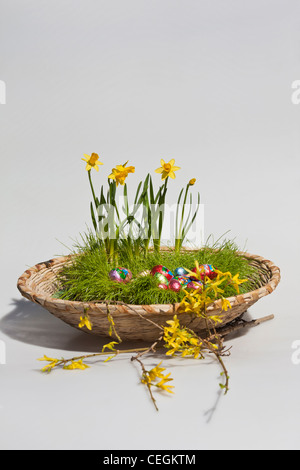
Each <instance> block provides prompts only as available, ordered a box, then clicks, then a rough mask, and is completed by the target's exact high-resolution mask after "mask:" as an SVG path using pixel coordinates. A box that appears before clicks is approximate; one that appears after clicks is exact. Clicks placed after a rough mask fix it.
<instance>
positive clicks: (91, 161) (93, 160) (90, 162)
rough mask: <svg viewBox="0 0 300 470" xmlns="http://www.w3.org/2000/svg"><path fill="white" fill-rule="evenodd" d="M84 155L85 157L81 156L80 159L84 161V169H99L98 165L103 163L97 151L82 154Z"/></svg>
mask: <svg viewBox="0 0 300 470" xmlns="http://www.w3.org/2000/svg"><path fill="white" fill-rule="evenodd" d="M84 157H85V158H82V159H81V160H83V161H84V162H86V167H85V169H86V171H90V170H91V169H92V168H95V170H97V171H99V167H98V165H103V163H101V162H100V161H99V155H98V154H97V153H92V155H86V154H84Z"/></svg>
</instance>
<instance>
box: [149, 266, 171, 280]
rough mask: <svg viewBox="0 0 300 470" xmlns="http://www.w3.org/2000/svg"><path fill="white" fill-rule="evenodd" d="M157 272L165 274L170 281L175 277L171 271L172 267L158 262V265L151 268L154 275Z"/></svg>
mask: <svg viewBox="0 0 300 470" xmlns="http://www.w3.org/2000/svg"><path fill="white" fill-rule="evenodd" d="M156 273H158V274H163V276H165V277H166V278H167V280H168V281H170V280H171V279H172V277H173V273H172V271H170V269H168V268H166V267H165V266H163V265H162V264H158V265H157V266H154V267H153V268H152V269H151V274H152V276H154V274H156Z"/></svg>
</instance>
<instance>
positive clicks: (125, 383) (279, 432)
mask: <svg viewBox="0 0 300 470" xmlns="http://www.w3.org/2000/svg"><path fill="white" fill-rule="evenodd" d="M0 11H1V13H0V80H3V81H4V82H5V84H6V104H0V155H1V172H0V178H1V184H0V191H1V199H0V201H1V202H0V205H1V232H0V237H1V244H0V253H1V268H2V269H1V274H0V278H1V298H0V340H1V344H2V345H3V344H4V345H5V352H6V357H5V359H6V360H5V364H0V377H1V387H0V447H1V449H75V448H79V449H198V450H200V449H206V450H209V449H281V448H282V449H299V447H300V446H299V437H300V436H299V434H300V432H299V415H300V407H299V386H300V364H299V365H297V363H295V361H292V354H293V353H295V350H294V349H293V348H292V345H293V343H294V342H295V341H297V340H300V317H299V315H300V311H299V295H298V292H299V288H298V265H299V247H298V242H299V228H300V227H299V208H298V206H299V182H300V179H299V167H300V165H299V151H300V139H299V136H300V130H299V129H300V127H299V124H300V105H297V104H293V102H292V99H291V96H292V92H293V90H292V83H293V82H294V81H295V80H297V79H300V28H299V22H300V20H299V18H300V4H299V2H298V1H296V0H289V1H283V0H272V1H271V0H259V1H258V0H252V1H246V2H240V1H238V0H227V1H226V2H224V1H221V0H214V1H203V0H198V1H195V0H185V1H182V0H172V1H171V0H160V1H157V0H152V1H151V2H149V1H144V0H127V1H126V2H124V1H121V0H110V1H108V0H106V1H103V0H100V1H99V0H98V1H96V0H84V1H83V0H72V1H71V0H52V1H49V0H48V1H45V0H39V1H38V0H26V1H23V0H14V1H9V0H0ZM91 152H97V153H98V154H99V155H100V160H101V161H102V162H104V164H105V170H107V171H110V170H111V168H112V167H113V166H114V165H115V164H117V163H121V162H125V161H127V160H129V164H131V165H134V166H135V167H136V175H135V176H134V178H137V179H136V181H138V180H139V179H140V178H142V177H143V176H144V175H145V173H146V172H148V171H150V172H151V171H153V170H154V169H155V168H157V167H158V166H159V161H160V158H164V159H166V160H169V159H171V158H175V160H176V164H178V165H179V166H181V168H182V169H181V171H180V172H178V175H177V178H176V180H175V182H174V183H173V186H170V194H171V197H172V196H174V197H175V195H177V193H178V188H179V187H181V186H182V185H183V184H185V181H186V180H187V179H190V178H191V177H195V178H197V185H198V188H199V191H200V193H201V198H202V203H204V205H205V232H206V235H207V236H208V235H209V234H213V235H214V237H215V238H218V237H219V236H221V235H222V234H224V233H225V232H227V231H228V230H229V231H230V232H229V234H228V236H229V237H231V238H235V239H236V241H237V243H238V244H240V245H241V246H242V248H244V247H245V248H246V249H247V251H249V252H251V253H255V254H259V255H261V256H264V257H265V258H267V259H271V260H272V261H273V262H275V264H277V265H278V266H279V267H280V269H281V273H282V280H281V283H280V285H279V287H278V289H277V290H276V291H275V292H274V293H273V294H272V295H270V296H268V297H266V298H264V299H261V300H260V301H259V302H258V303H257V304H255V306H253V308H252V309H251V311H249V313H250V315H251V317H253V318H259V317H261V316H265V315H269V314H274V315H275V318H274V320H272V321H271V322H268V323H265V324H263V325H261V326H259V327H257V328H254V329H251V330H249V331H248V332H247V333H245V334H243V335H240V336H237V337H233V338H231V339H229V340H228V343H227V344H228V346H232V349H231V356H230V357H228V358H226V365H227V367H228V369H229V373H230V378H231V381H230V391H229V393H228V394H227V396H223V395H222V396H221V395H219V393H218V381H219V377H218V376H219V368H218V366H217V365H216V364H214V363H213V362H200V363H199V362H196V361H187V360H180V359H172V360H171V359H166V360H164V364H165V365H166V367H167V368H168V370H169V371H171V372H172V376H173V378H174V385H175V387H176V388H175V390H176V393H175V395H174V396H163V395H160V396H159V397H158V406H159V412H156V411H155V409H154V407H153V405H152V403H151V401H150V399H149V397H148V395H147V391H146V390H145V389H144V387H143V386H142V385H140V384H139V373H140V371H139V369H138V368H137V367H136V366H135V365H134V364H132V363H131V362H130V356H124V357H123V356H122V357H119V358H117V359H116V360H114V361H111V362H109V363H106V364H104V363H103V362H102V361H97V362H95V363H93V365H92V367H91V368H90V369H87V370H85V371H54V372H53V374H50V375H44V374H41V373H40V371H39V369H40V366H41V363H39V362H38V361H37V358H39V357H41V356H43V355H44V354H46V355H48V356H50V357H61V356H64V357H69V356H70V357H71V355H74V354H76V355H77V354H78V353H81V352H95V351H97V350H99V348H101V345H102V344H103V342H101V340H99V339H97V338H94V337H90V336H88V335H86V334H84V333H82V332H80V331H76V330H74V329H73V328H71V327H69V326H68V325H66V324H64V323H62V322H61V321H60V320H58V319H56V318H54V317H53V316H52V315H51V314H50V313H48V312H47V311H45V310H43V309H42V308H40V307H38V306H36V305H33V304H32V303H30V302H29V301H26V300H25V299H23V298H21V296H20V294H19V292H18V291H17V288H16V283H17V279H18V277H19V276H20V275H21V274H22V273H23V271H25V269H27V267H28V266H32V265H34V264H36V263H37V262H40V261H44V260H46V259H49V258H51V257H53V256H55V255H60V254H67V253H68V249H67V247H66V246H65V245H67V246H71V245H72V239H74V238H76V237H77V236H78V234H79V233H80V232H82V231H84V230H85V228H86V224H87V223H88V224H89V223H90V220H89V201H90V193H89V187H88V184H87V180H86V174H85V171H84V164H83V162H82V161H81V160H80V159H81V157H82V156H83V154H84V153H87V154H90V153H91ZM103 168H104V167H101V170H102V169H103ZM130 176H132V175H130ZM97 177H98V176H97ZM99 178H100V176H99ZM132 178H133V176H132ZM105 342H106V341H105ZM156 362H157V361H156V359H155V360H153V359H151V358H149V359H148V360H147V365H148V364H149V365H151V364H152V363H156Z"/></svg>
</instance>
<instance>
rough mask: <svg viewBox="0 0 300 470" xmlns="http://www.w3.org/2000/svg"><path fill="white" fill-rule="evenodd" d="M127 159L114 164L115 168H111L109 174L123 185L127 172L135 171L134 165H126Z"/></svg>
mask: <svg viewBox="0 0 300 470" xmlns="http://www.w3.org/2000/svg"><path fill="white" fill-rule="evenodd" d="M127 163H128V161H127V162H126V163H124V165H116V168H113V169H112V173H111V174H110V175H109V178H110V179H112V180H115V181H116V183H117V186H118V184H121V185H124V184H125V180H126V178H127V176H128V175H129V173H134V172H135V167H134V166H128V167H126V165H127Z"/></svg>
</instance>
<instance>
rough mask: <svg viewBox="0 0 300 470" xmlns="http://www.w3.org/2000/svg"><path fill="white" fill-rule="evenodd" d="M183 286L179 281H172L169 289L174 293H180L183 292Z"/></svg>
mask: <svg viewBox="0 0 300 470" xmlns="http://www.w3.org/2000/svg"><path fill="white" fill-rule="evenodd" d="M181 287H182V284H181V283H180V281H179V280H178V279H175V278H174V277H173V279H171V281H170V282H169V289H170V290H172V291H173V292H179V291H180V290H181Z"/></svg>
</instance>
